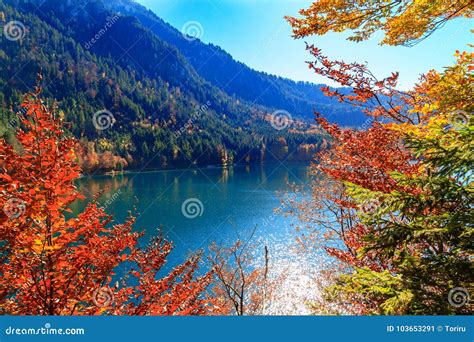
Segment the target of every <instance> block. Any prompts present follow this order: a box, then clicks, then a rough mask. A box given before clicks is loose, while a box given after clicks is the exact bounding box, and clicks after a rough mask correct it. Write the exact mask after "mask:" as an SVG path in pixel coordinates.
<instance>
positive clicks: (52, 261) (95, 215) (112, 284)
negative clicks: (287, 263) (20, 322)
mask: <svg viewBox="0 0 474 342" xmlns="http://www.w3.org/2000/svg"><path fill="white" fill-rule="evenodd" d="M21 107H22V109H23V110H22V112H21V113H19V115H20V121H21V126H20V128H19V129H18V131H17V134H16V140H17V144H16V145H18V148H14V147H13V146H12V145H10V144H9V143H7V142H6V141H5V140H4V139H2V140H0V156H1V160H2V164H1V173H0V180H1V184H0V206H1V208H2V209H3V210H2V211H1V213H0V259H1V260H0V261H1V262H0V311H1V313H3V314H17V315H18V314H22V315H97V314H116V315H201V314H206V313H208V312H209V311H210V310H211V308H212V307H211V306H209V303H210V302H209V301H208V300H207V299H206V298H204V297H205V295H204V293H205V289H206V286H207V285H208V282H209V280H210V277H211V275H210V274H206V275H204V276H201V277H196V276H195V271H196V269H197V268H198V263H199V260H200V257H199V256H194V257H192V258H190V259H188V260H187V261H186V262H185V263H184V264H182V265H179V266H177V267H176V268H174V269H173V270H172V271H171V272H170V273H169V274H168V275H167V276H165V277H164V278H159V277H158V276H157V275H158V272H159V271H160V269H161V268H162V266H163V265H164V263H165V261H166V257H167V256H168V254H169V253H170V251H171V250H172V245H171V243H169V242H167V241H165V240H164V239H162V238H155V239H153V241H152V243H151V244H150V245H149V246H148V247H147V248H145V249H143V248H141V247H139V243H138V239H139V238H140V237H141V236H142V234H141V233H137V232H135V231H133V224H134V221H135V218H134V217H133V216H131V215H130V217H129V218H128V220H127V221H126V222H124V223H120V224H118V223H114V222H113V219H112V217H111V216H109V215H107V214H106V213H105V211H104V209H103V208H101V207H99V206H98V204H97V201H96V200H94V201H92V202H91V203H89V204H88V205H87V207H86V208H85V210H84V211H82V212H80V213H78V214H77V215H75V216H74V217H70V216H71V215H72V214H68V216H66V214H67V213H68V212H71V210H70V209H69V207H70V205H71V204H72V203H73V202H74V201H76V200H79V199H82V198H83V197H82V196H81V195H80V194H79V193H78V192H77V190H76V187H75V185H74V180H76V179H77V178H78V177H79V173H80V168H79V167H78V165H77V163H76V156H75V154H74V147H75V146H76V144H77V142H76V140H74V139H73V138H71V137H70V136H69V135H68V134H66V133H65V132H64V131H63V128H62V123H61V120H60V118H59V117H58V116H57V115H54V114H53V113H52V112H51V111H50V110H49V109H48V107H47V106H46V105H45V104H44V103H43V102H42V101H41V99H40V97H39V89H37V90H36V91H35V92H34V93H30V94H27V95H26V97H25V99H24V102H23V103H22V105H21ZM67 217H70V218H67ZM119 266H122V269H124V271H123V272H121V273H123V274H125V277H124V278H122V280H119V281H117V282H116V280H117V279H121V278H119V276H120V275H119V274H117V273H116V270H117V267H119ZM127 269H128V271H127ZM123 274H122V275H123Z"/></svg>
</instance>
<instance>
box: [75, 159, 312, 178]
mask: <svg viewBox="0 0 474 342" xmlns="http://www.w3.org/2000/svg"><path fill="white" fill-rule="evenodd" d="M278 163H282V164H285V165H286V164H299V165H308V166H309V165H310V163H311V161H309V160H308V161H290V162H288V161H283V162H279V161H263V162H253V163H244V162H240V163H233V164H227V165H222V164H212V165H207V166H203V167H198V166H196V165H190V166H188V167H176V168H166V169H165V168H149V169H148V168H146V169H139V168H138V169H127V170H113V171H104V172H95V173H94V172H93V173H83V172H82V173H81V174H80V176H79V177H80V178H87V177H94V176H120V175H129V174H136V173H153V172H166V171H184V170H193V169H201V170H216V169H217V170H219V169H229V168H233V167H245V166H258V165H273V164H278Z"/></svg>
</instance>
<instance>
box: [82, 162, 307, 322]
mask: <svg viewBox="0 0 474 342" xmlns="http://www.w3.org/2000/svg"><path fill="white" fill-rule="evenodd" d="M307 181H308V175H307V165H302V164H263V165H248V166H233V167H229V168H206V169H187V170H172V171H154V172H140V173H129V174H124V175H118V176H93V177H90V176H89V177H85V178H82V179H81V180H80V182H79V184H78V185H79V189H80V191H81V193H82V194H84V195H85V196H89V197H91V196H92V195H93V194H95V193H98V192H99V191H104V192H105V194H104V195H103V196H102V199H101V202H102V205H103V206H105V207H106V211H107V212H108V213H109V214H112V215H113V216H114V217H115V220H116V221H117V222H121V221H123V220H124V219H125V218H126V217H127V212H128V211H129V210H130V209H131V208H132V207H134V206H135V207H136V209H135V210H136V216H137V221H136V224H135V229H136V230H140V231H145V232H146V234H145V237H144V238H143V239H142V240H143V243H144V244H145V243H146V241H147V240H149V238H150V237H151V236H154V235H156V234H158V231H157V229H158V228H160V229H161V231H162V233H163V234H164V236H165V237H166V238H167V239H168V240H170V241H172V242H173V244H174V246H175V247H174V249H173V251H172V253H171V254H170V256H169V257H168V262H167V266H166V267H167V268H171V267H173V266H175V265H177V264H179V263H181V262H183V261H184V260H185V259H186V258H187V257H188V256H189V255H190V254H192V253H194V252H196V251H198V250H202V251H203V252H204V253H206V250H207V248H208V246H209V244H210V243H212V242H217V243H220V244H224V245H226V244H227V245H228V244H230V243H232V242H234V241H236V239H237V238H238V237H241V238H243V239H245V238H247V237H248V236H249V235H250V234H251V232H252V230H253V229H254V228H255V227H257V228H256V232H255V237H254V241H257V246H258V247H257V249H256V250H255V251H253V252H254V254H255V256H256V262H259V261H258V260H261V259H262V257H263V250H264V246H267V247H268V250H269V256H270V260H271V264H272V265H273V266H274V267H275V268H279V269H280V272H282V270H283V268H284V270H285V271H284V272H289V271H288V270H290V269H291V274H290V278H289V279H290V280H289V281H290V282H289V283H288V284H287V285H286V290H285V291H286V293H287V296H289V297H291V300H293V301H295V303H296V305H298V306H301V305H302V306H301V307H300V309H298V310H293V311H291V312H294V313H299V314H301V313H305V310H304V305H303V302H304V300H305V298H306V295H307V292H308V291H309V290H308V287H311V286H312V285H311V284H309V283H308V282H309V281H310V280H309V279H308V273H309V271H308V268H309V267H310V266H309V264H310V263H311V262H310V261H308V260H307V259H306V258H302V256H301V255H296V254H295V253H293V252H292V250H293V247H295V234H294V233H295V231H294V225H295V224H298V221H297V219H296V218H295V217H293V216H285V215H282V214H280V213H277V212H275V210H276V209H277V211H278V209H283V210H285V209H287V207H286V206H285V205H284V204H282V202H281V201H282V199H284V198H287V197H288V196H294V194H293V193H292V192H291V186H290V185H291V184H297V185H304V184H306V182H307ZM83 204H84V203H81V204H80V205H78V206H77V207H76V208H75V209H76V210H79V209H80V207H82V206H83ZM206 266H207V265H206V264H204V265H203V269H204V270H205V269H206ZM312 266H314V263H313V264H312ZM312 266H311V267H312ZM303 283H306V285H305V287H304V288H301V286H302V284H303ZM295 286H296V287H295ZM295 296H296V297H298V296H300V297H304V298H299V297H298V298H299V299H295V298H296V297H295ZM288 300H289V299H288V298H286V299H284V300H283V298H282V303H286V304H284V305H287V304H288ZM282 305H283V304H282ZM285 310H286V309H285ZM285 310H283V309H282V310H281V312H285V313H288V311H285ZM275 312H280V311H278V310H277V311H275Z"/></svg>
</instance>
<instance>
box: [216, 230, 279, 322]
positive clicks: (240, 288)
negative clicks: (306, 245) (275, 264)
mask: <svg viewBox="0 0 474 342" xmlns="http://www.w3.org/2000/svg"><path fill="white" fill-rule="evenodd" d="M255 230H256V228H255V229H253V230H252V232H251V234H250V235H249V236H248V237H247V238H241V237H240V236H239V238H238V239H237V240H236V241H235V242H234V243H233V244H232V245H230V246H224V245H222V244H216V243H213V244H212V245H211V246H210V252H211V253H210V255H209V257H208V259H209V262H210V263H211V265H212V266H213V271H214V272H213V273H214V277H215V279H216V282H215V283H214V287H213V292H214V294H215V295H214V297H215V298H219V299H220V303H219V306H220V307H222V309H221V310H222V313H225V314H231V313H232V314H236V315H239V316H242V315H265V314H268V313H269V311H270V310H269V306H270V303H271V300H272V296H273V295H274V292H275V291H276V289H277V287H278V285H279V284H280V283H281V281H282V279H283V277H284V275H282V274H280V275H274V274H271V272H270V260H269V259H270V256H269V250H268V247H267V246H262V245H260V244H258V243H257V241H255V239H254V234H255ZM260 253H261V255H259V254H260ZM256 254H257V255H256ZM260 260H261V261H260Z"/></svg>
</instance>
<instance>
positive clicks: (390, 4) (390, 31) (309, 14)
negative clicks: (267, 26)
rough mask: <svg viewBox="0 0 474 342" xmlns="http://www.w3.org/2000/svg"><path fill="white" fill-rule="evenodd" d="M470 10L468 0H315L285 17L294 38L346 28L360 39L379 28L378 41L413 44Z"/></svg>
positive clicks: (473, 9)
mask: <svg viewBox="0 0 474 342" xmlns="http://www.w3.org/2000/svg"><path fill="white" fill-rule="evenodd" d="M473 14H474V4H473V2H472V1H471V0H430V1H414V0H376V1H374V0H356V1H339V0H318V1H315V2H314V3H312V4H311V6H310V7H309V8H308V9H302V10H300V15H301V16H302V17H300V18H295V17H287V19H288V20H289V22H290V24H291V25H292V27H293V34H294V37H296V38H302V37H306V36H310V35H313V34H317V35H324V34H326V33H328V32H331V31H333V32H343V31H347V30H349V31H351V32H352V35H351V36H350V37H349V38H348V39H349V40H352V41H356V42H359V41H362V40H366V39H368V38H370V36H372V35H373V34H374V33H375V32H377V31H379V30H381V31H383V32H384V33H385V35H384V38H383V39H382V41H381V44H388V45H406V46H412V45H414V44H416V43H418V42H420V41H422V40H423V39H425V38H427V37H428V36H430V35H431V34H432V33H433V32H435V31H436V30H437V29H439V28H441V27H442V26H443V25H444V24H445V23H446V22H447V21H449V20H451V19H454V18H458V17H467V18H472V16H473Z"/></svg>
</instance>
